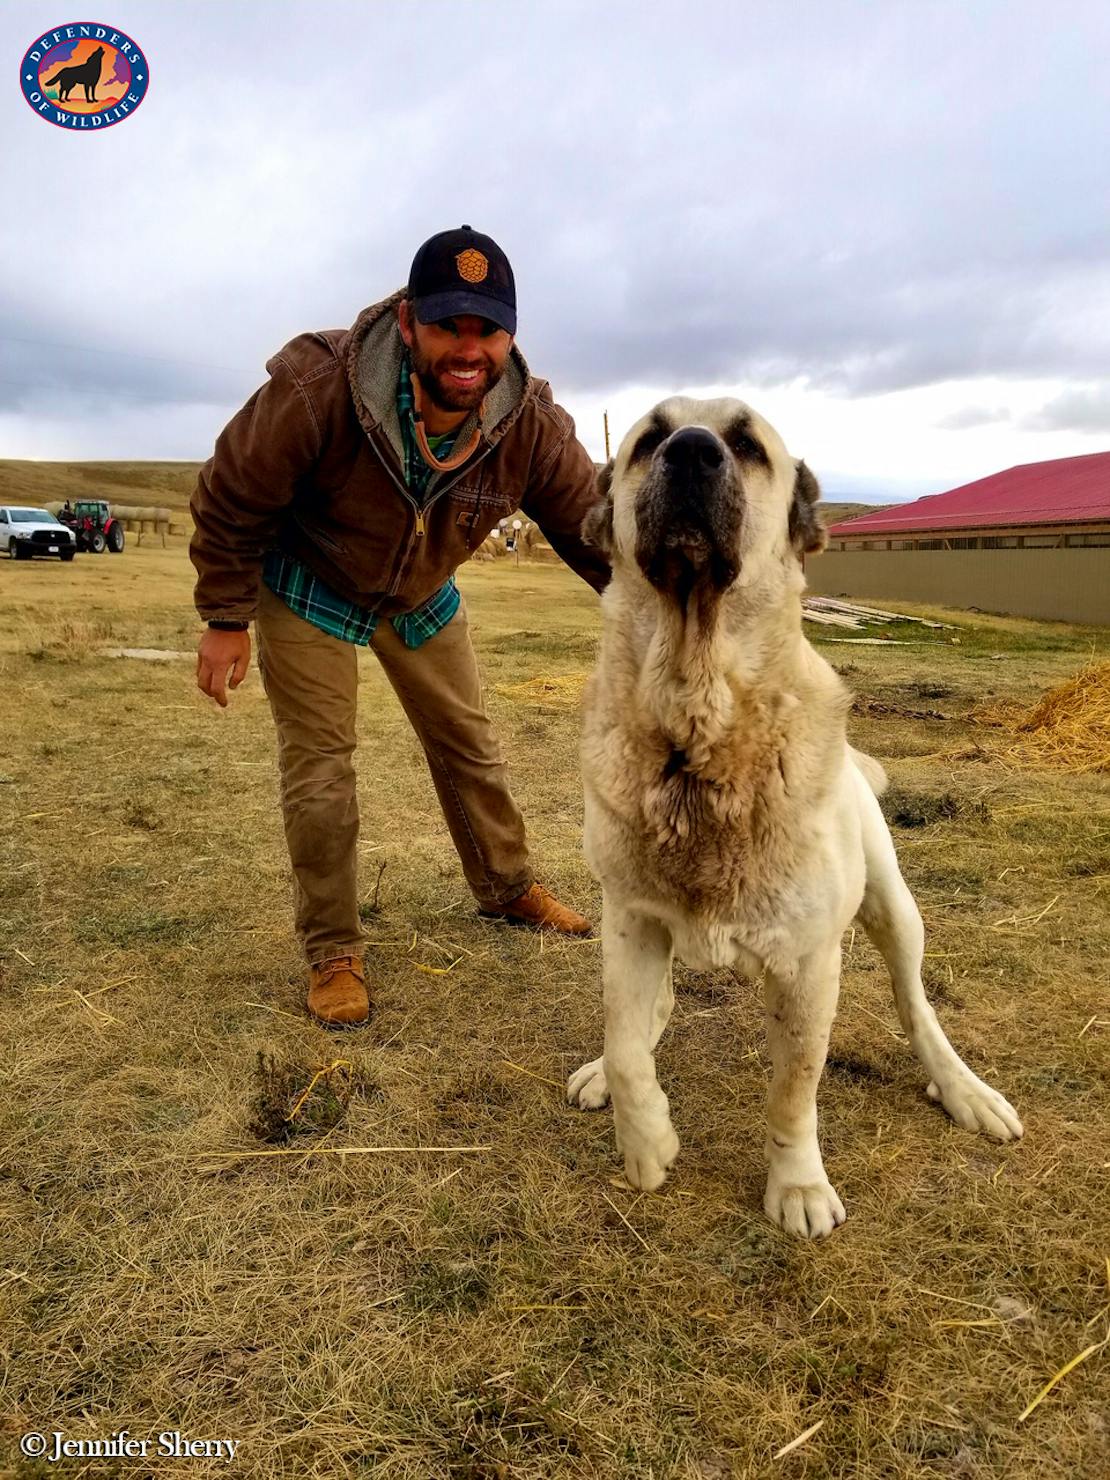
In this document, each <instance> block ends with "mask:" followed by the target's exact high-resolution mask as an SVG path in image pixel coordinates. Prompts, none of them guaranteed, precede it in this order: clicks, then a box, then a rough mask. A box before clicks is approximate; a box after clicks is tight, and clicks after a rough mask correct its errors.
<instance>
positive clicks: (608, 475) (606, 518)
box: [582, 458, 613, 555]
mask: <svg viewBox="0 0 1110 1480" xmlns="http://www.w3.org/2000/svg"><path fill="white" fill-rule="evenodd" d="M612 482H613V460H612V458H610V459H609V461H608V462H607V463H606V464H605V466H604V467H603V468H602V470H601V472H600V473H598V475H597V492H598V500H597V503H596V504H594V506H593V508H592V509H591V510H590V512H589V513H588V514H587V515H586V517H585V519H583V521H582V538H583V539H584V540H585V541H586V543H587V545H596V546H597V548H598V549H599V550H600V551H601V552H602V554H604V555H610V554H612V551H613V496H612V493H611V492H610V487H611V485H612Z"/></svg>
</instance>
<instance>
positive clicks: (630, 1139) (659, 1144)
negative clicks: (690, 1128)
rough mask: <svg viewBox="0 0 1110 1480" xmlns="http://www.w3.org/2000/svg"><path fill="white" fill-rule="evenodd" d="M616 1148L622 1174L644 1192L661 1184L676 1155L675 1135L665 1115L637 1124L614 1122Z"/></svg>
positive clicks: (676, 1142) (652, 1190)
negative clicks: (622, 1167) (620, 1160)
mask: <svg viewBox="0 0 1110 1480" xmlns="http://www.w3.org/2000/svg"><path fill="white" fill-rule="evenodd" d="M616 1131H617V1150H618V1151H621V1152H623V1153H624V1175H625V1178H626V1180H627V1181H628V1183H629V1185H630V1186H632V1187H639V1188H640V1189H641V1191H643V1192H654V1191H655V1189H656V1188H657V1187H662V1185H663V1183H664V1182H665V1181H666V1178H667V1173H668V1172H669V1171H670V1169H671V1167H672V1166H673V1164H674V1160H675V1157H676V1156H677V1155H678V1137H677V1136H676V1135H675V1132H674V1127H673V1126H672V1125H671V1118H670V1116H669V1115H668V1114H665V1113H664V1114H663V1115H662V1116H661V1117H659V1118H656V1117H654V1116H653V1117H652V1119H651V1121H649V1122H647V1123H646V1124H645V1123H644V1122H640V1123H639V1124H635V1123H630V1122H628V1121H623V1122H622V1121H620V1120H618V1121H617V1122H616Z"/></svg>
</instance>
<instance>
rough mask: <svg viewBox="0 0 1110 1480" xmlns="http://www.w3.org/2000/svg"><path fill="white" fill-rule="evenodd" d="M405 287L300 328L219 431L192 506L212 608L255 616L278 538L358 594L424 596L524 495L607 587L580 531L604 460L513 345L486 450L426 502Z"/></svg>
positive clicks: (402, 598)
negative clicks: (320, 326) (402, 416)
mask: <svg viewBox="0 0 1110 1480" xmlns="http://www.w3.org/2000/svg"><path fill="white" fill-rule="evenodd" d="M401 296H402V295H401V294H400V293H396V294H394V295H393V297H391V298H387V299H386V300H385V301H384V302H382V303H378V304H375V305H374V306H373V307H372V308H368V309H366V310H364V311H363V313H361V314H360V315H359V317H358V319H357V320H356V322H355V324H354V326H353V328H351V329H349V330H341V329H329V330H325V331H323V332H322V333H312V334H301V335H298V337H297V338H296V339H293V340H291V341H290V342H289V344H287V345H286V346H285V348H284V349H282V350H280V351H279V352H278V353H277V354H276V355H275V356H274V357H273V359H271V360H270V361H268V363H267V365H266V369H267V371H268V372H269V375H270V379H269V380H268V381H267V382H266V384H265V385H263V386H262V387H261V388H260V389H259V390H257V391H255V393H254V395H253V396H252V397H251V398H250V400H249V401H248V402H247V404H246V405H245V406H244V407H243V409H242V410H241V411H240V412H239V413H238V415H237V416H235V417H234V418H233V419H232V420H231V421H230V422H229V423H228V425H227V426H226V427H225V428H224V430H223V431H222V432H221V433H220V436H219V439H218V440H217V442H216V450H215V453H214V455H213V456H212V457H211V458H209V460H208V462H206V463H205V465H204V467H203V468H202V469H201V472H200V477H199V479H198V481H197V487H196V491H195V493H194V494H193V498H192V502H191V505H190V508H191V512H192V516H193V521H194V524H195V526H196V532H195V533H194V535H193V539H192V542H191V544H190V546H189V555H190V558H191V560H192V562H193V564H194V566H195V567H196V570H197V583H196V591H195V595H196V606H197V611H198V612H199V613H200V615H201V616H202V617H203V618H205V620H210V619H219V620H225V621H227V620H239V621H249V620H250V619H251V618H252V617H253V616H254V612H255V605H256V603H257V600H258V587H259V581H260V575H261V563H262V556H263V554H264V553H265V551H266V550H267V549H268V548H270V547H271V546H274V545H277V546H279V547H280V548H281V549H283V550H286V551H287V552H288V553H289V554H291V555H293V556H296V557H297V558H298V559H299V560H302V561H303V562H304V563H305V564H306V565H308V566H310V567H311V569H312V570H314V571H315V572H316V574H317V575H318V576H319V577H320V578H321V580H323V581H324V582H325V583H326V584H327V585H328V586H330V587H331V588H332V589H333V590H335V591H338V592H339V593H340V594H341V595H343V596H345V597H347V598H348V600H350V601H354V602H356V603H357V604H358V605H359V606H364V607H366V608H368V609H370V610H374V611H378V612H380V613H381V614H382V615H383V616H395V615H397V613H399V612H405V611H411V610H412V609H413V608H414V607H416V606H419V605H420V603H421V602H423V601H425V600H427V598H428V597H429V596H431V595H432V593H433V592H435V591H437V590H438V589H439V587H440V586H442V585H443V583H444V581H445V580H446V579H447V578H448V576H449V575H450V574H451V573H452V571H454V570H455V569H456V568H457V567H458V566H459V565H461V564H462V563H463V561H464V560H467V559H468V558H469V557H470V556H471V555H472V554H473V553H474V551H475V550H476V549H477V548H478V546H479V545H480V544H481V543H482V540H483V539H484V538H485V537H486V535H487V534H488V533H489V531H490V530H491V529H492V528H493V527H494V526H495V525H496V524H497V521H498V520H499V519H501V518H503V517H504V516H505V515H506V514H508V513H510V512H511V511H512V510H513V509H516V508H522V509H523V510H524V511H525V513H526V514H528V515H529V517H530V518H532V519H535V521H536V523H537V524H538V525H539V526H540V528H541V529H542V530H543V532H544V534H545V535H546V536H547V538H548V539H549V540H550V542H551V544H552V546H553V547H554V548H555V549H556V550H557V551H558V553H559V554H560V555H561V556H562V557H563V559H564V560H565V561H566V562H567V563H568V565H570V566H571V567H572V568H573V569H574V570H576V571H577V572H578V574H579V575H580V576H582V577H583V578H584V579H585V580H587V581H588V582H589V583H590V585H591V586H593V587H594V588H595V589H596V590H598V591H600V590H601V589H602V588H603V587H604V586H605V584H606V582H607V581H608V579H609V566H608V563H607V561H606V559H605V557H604V556H603V555H602V554H601V552H600V551H599V550H597V549H596V548H595V547H594V546H592V545H587V544H585V543H584V542H583V540H582V538H581V536H580V533H579V531H580V529H581V525H582V519H583V517H584V515H585V514H586V512H587V510H588V509H589V508H590V507H591V506H592V504H593V503H594V502H595V501H596V499H597V492H596V489H595V478H594V465H593V463H592V462H591V460H590V457H589V454H588V453H587V452H586V450H585V448H584V447H583V446H582V445H581V443H579V442H578V441H577V439H576V438H575V435H574V423H573V421H572V420H571V418H570V417H569V416H568V415H567V413H566V412H565V411H564V410H563V409H562V407H561V406H557V405H556V404H555V402H554V401H553V399H552V396H551V389H550V387H549V386H548V384H547V382H546V381H543V380H535V379H533V377H532V376H531V375H530V374H529V372H528V367H527V365H526V364H525V362H524V359H523V357H522V356H521V355H520V353H519V352H518V351H517V350H516V349H515V348H514V349H513V350H512V351H511V353H510V357H509V360H508V362H507V364H506V369H505V373H504V375H503V376H502V378H501V380H500V381H499V382H498V384H497V385H496V386H495V387H494V388H493V390H492V391H491V392H490V393H489V395H488V396H487V397H486V401H485V410H484V415H483V418H482V435H481V439H480V441H479V444H478V447H477V449H476V450H475V452H474V454H473V456H472V457H470V458H469V459H468V460H467V461H466V462H465V463H464V464H463V465H462V467H461V468H457V469H455V470H454V471H453V472H450V473H439V474H436V475H435V476H434V477H433V479H432V482H431V484H430V485H429V489H428V493H427V497H426V501H425V503H424V504H423V506H422V507H418V505H417V502H416V500H415V499H414V498H413V496H412V494H411V493H409V491H408V489H407V488H406V486H405V480H404V475H403V472H402V468H403V466H404V459H403V453H402V445H401V431H400V425H399V422H398V417H397V404H396V387H397V379H398V375H399V373H400V362H401V354H402V352H403V344H402V341H401V336H400V332H399V330H398V327H397V304H398V302H399V301H400V299H401ZM467 431H468V424H464V426H463V427H462V429H461V430H460V436H465V435H466V434H467Z"/></svg>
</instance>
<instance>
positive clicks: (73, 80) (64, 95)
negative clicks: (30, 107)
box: [43, 46, 104, 103]
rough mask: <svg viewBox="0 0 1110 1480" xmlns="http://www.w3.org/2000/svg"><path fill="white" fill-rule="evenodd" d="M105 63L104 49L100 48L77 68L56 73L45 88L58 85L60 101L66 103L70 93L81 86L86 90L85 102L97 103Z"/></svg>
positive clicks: (44, 85)
mask: <svg viewBox="0 0 1110 1480" xmlns="http://www.w3.org/2000/svg"><path fill="white" fill-rule="evenodd" d="M103 61H104V48H103V47H102V46H98V47H97V48H96V50H95V51H92V52H90V53H89V55H88V56H87V57H86V58H85V60H84V61H83V62H82V63H81V64H80V66H77V67H63V68H62V69H61V71H60V72H55V73H54V76H53V77H51V78H50V80H49V82H44V83H43V88H44V89H45V88H48V87H52V86H53V85H54V83H55V82H56V83H57V84H58V101H59V102H60V103H64V102H66V101H67V99H68V98H69V95H70V93H71V92H72V91H73V89H74V88H75V87H77V86H78V84H80V85H81V86H82V87H83V88H84V89H85V102H86V103H95V102H96V85H97V83H98V82H99V81H100V68H101V64H102V63H103Z"/></svg>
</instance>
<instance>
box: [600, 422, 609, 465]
mask: <svg viewBox="0 0 1110 1480" xmlns="http://www.w3.org/2000/svg"><path fill="white" fill-rule="evenodd" d="M602 415H603V416H604V418H605V461H606V462H608V461H609V413H608V411H604V412H602Z"/></svg>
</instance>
